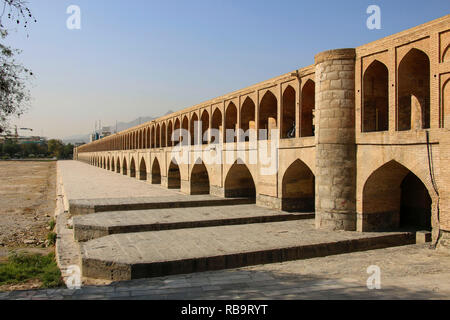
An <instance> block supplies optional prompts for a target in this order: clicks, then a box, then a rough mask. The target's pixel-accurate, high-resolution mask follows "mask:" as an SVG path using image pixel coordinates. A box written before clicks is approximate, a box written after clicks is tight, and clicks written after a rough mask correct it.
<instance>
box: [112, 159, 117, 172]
mask: <svg viewBox="0 0 450 320" xmlns="http://www.w3.org/2000/svg"><path fill="white" fill-rule="evenodd" d="M111 171H112V172H115V171H116V164H115V163H114V157H112V158H111Z"/></svg>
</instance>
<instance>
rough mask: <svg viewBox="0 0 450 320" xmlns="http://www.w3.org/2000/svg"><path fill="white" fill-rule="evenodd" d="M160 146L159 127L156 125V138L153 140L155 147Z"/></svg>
mask: <svg viewBox="0 0 450 320" xmlns="http://www.w3.org/2000/svg"><path fill="white" fill-rule="evenodd" d="M160 146H161V127H160V126H159V123H158V125H157V126H156V140H155V147H156V148H159V147H160Z"/></svg>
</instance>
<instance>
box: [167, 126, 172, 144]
mask: <svg viewBox="0 0 450 320" xmlns="http://www.w3.org/2000/svg"><path fill="white" fill-rule="evenodd" d="M172 135H173V125H172V121H169V124H168V125H167V146H168V147H171V146H172V138H173V137H172Z"/></svg>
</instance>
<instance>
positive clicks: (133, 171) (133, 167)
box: [130, 157, 136, 178]
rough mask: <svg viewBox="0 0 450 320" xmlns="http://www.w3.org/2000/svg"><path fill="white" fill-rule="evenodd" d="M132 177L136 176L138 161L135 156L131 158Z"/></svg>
mask: <svg viewBox="0 0 450 320" xmlns="http://www.w3.org/2000/svg"><path fill="white" fill-rule="evenodd" d="M130 177H132V178H136V163H135V161H134V158H133V157H132V158H131V160H130Z"/></svg>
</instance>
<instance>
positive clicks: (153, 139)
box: [150, 126, 156, 149]
mask: <svg viewBox="0 0 450 320" xmlns="http://www.w3.org/2000/svg"><path fill="white" fill-rule="evenodd" d="M155 136H156V135H155V126H152V140H151V141H152V142H151V146H150V147H151V148H152V149H153V148H154V147H155Z"/></svg>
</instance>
